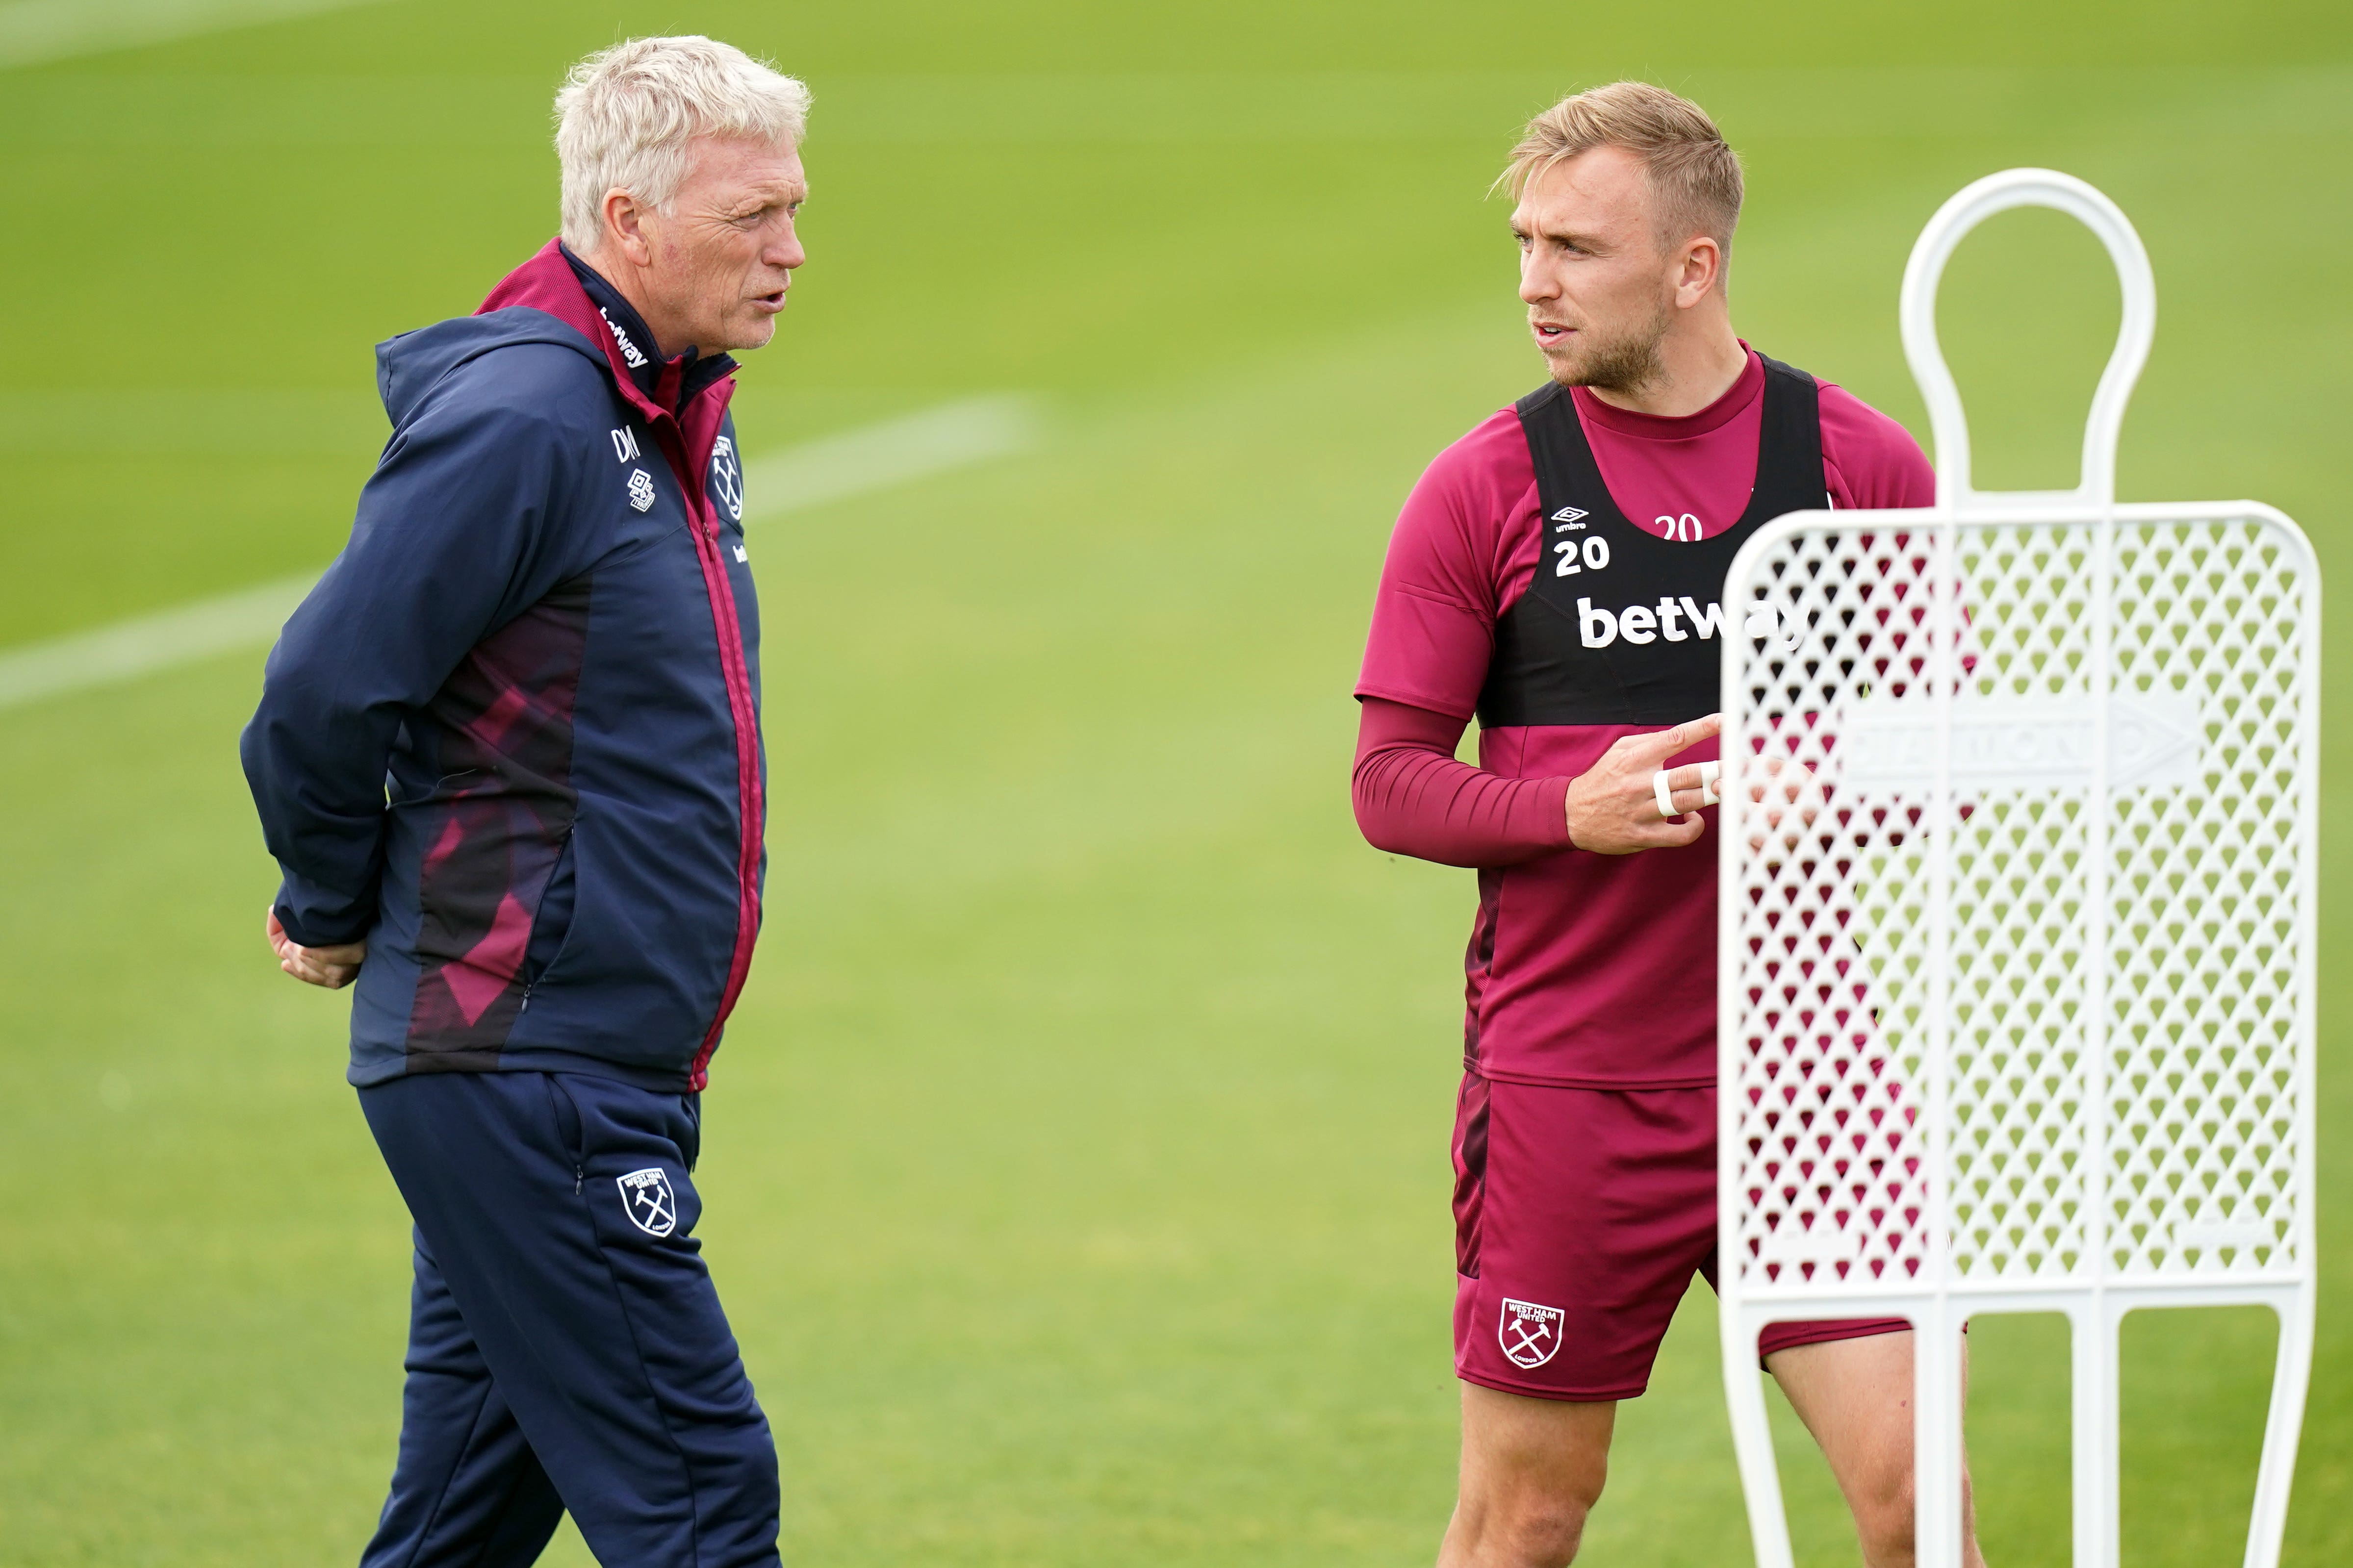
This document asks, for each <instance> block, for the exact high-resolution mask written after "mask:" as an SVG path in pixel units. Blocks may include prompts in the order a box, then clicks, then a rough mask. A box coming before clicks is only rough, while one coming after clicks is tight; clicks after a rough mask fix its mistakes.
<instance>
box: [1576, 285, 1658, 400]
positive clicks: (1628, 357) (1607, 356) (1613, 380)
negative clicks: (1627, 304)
mask: <svg viewBox="0 0 2353 1568" xmlns="http://www.w3.org/2000/svg"><path fill="white" fill-rule="evenodd" d="M1673 324H1674V311H1673V309H1672V307H1671V306H1666V305H1662V306H1661V307H1660V308H1659V310H1657V311H1656V312H1654V313H1653V314H1652V315H1651V319H1650V320H1648V321H1641V322H1638V323H1637V324H1635V325H1634V326H1632V327H1630V328H1628V329H1627V330H1626V331H1622V332H1620V333H1619V334H1618V335H1617V336H1616V337H1614V338H1604V339H1599V340H1598V341H1596V342H1592V343H1590V344H1589V345H1588V346H1585V347H1583V348H1581V349H1578V350H1577V351H1575V352H1573V353H1547V354H1546V356H1545V358H1546V363H1547V365H1548V368H1550V370H1551V371H1552V378H1553V380H1555V381H1556V382H1558V383H1560V384H1561V385H1563V386H1589V387H1592V388H1595V389H1596V390H1598V391H1601V392H1616V393H1623V394H1629V395H1632V394H1638V393H1640V392H1641V390H1642V389H1643V388H1644V387H1646V386H1648V385H1650V384H1651V383H1652V382H1654V381H1656V380H1658V379H1659V377H1660V376H1661V375H1662V374H1664V372H1665V370H1666V357H1665V356H1664V355H1663V354H1662V353H1660V352H1659V345H1660V344H1662V343H1663V342H1666V341H1667V329H1668V328H1670V327H1671V326H1672V325H1673ZM1586 335H1587V334H1586V333H1584V332H1579V333H1577V337H1578V338H1580V339H1581V338H1584V337H1585V336H1586Z"/></svg>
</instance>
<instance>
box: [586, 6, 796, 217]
mask: <svg viewBox="0 0 2353 1568" xmlns="http://www.w3.org/2000/svg"><path fill="white" fill-rule="evenodd" d="M808 110H809V90H808V89H807V87H806V86H804V85H803V84H802V83H801V82H799V81H797V80H796V79H794V78H792V77H788V76H786V75H785V74H783V73H782V72H781V71H778V70H777V69H776V68H775V67H773V66H770V65H768V64H767V63H765V61H761V60H755V59H754V58H752V57H751V56H749V55H747V54H745V53H744V51H743V50H741V49H739V48H737V47H735V46H734V45H733V44H723V43H720V42H719V41H718V40H716V39H714V38H706V37H702V36H700V35H690V36H687V37H675V38H631V39H629V40H628V42H627V43H621V44H615V45H614V46H613V47H611V48H609V49H604V50H600V51H598V52H597V53H596V54H593V55H590V56H589V57H588V58H586V59H585V60H582V61H581V62H580V63H579V64H578V65H576V66H574V67H573V68H572V70H571V73H570V74H569V75H567V76H566V77H565V79H564V87H563V89H562V90H561V91H559V92H558V93H557V94H556V95H555V156H556V159H557V161H558V162H559V163H561V164H562V165H563V168H564V241H565V244H566V245H569V246H570V247H572V248H573V249H574V250H575V251H577V252H579V253H580V254H582V255H584V256H585V255H586V254H587V253H588V252H589V251H592V250H594V249H596V247H597V246H598V244H599V243H601V242H602V240H603V238H604V232H605V216H604V205H605V195H606V193H607V192H608V191H627V192H628V193H629V195H633V196H635V197H637V198H638V200H639V201H641V202H645V203H647V204H648V205H651V206H653V207H654V208H656V209H658V210H667V209H668V207H669V205H670V198H671V197H672V196H674V195H677V194H678V187H679V184H680V183H681V181H683V180H684V179H685V178H686V170H687V145H688V143H689V142H692V141H694V139H695V138H697V137H699V136H733V137H741V138H743V139H744V140H746V141H753V142H782V143H784V144H786V146H796V147H797V146H798V145H799V144H800V140H801V135H802V133H803V132H804V131H806V130H807V126H808Z"/></svg>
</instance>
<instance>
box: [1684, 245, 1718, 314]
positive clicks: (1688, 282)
mask: <svg viewBox="0 0 2353 1568" xmlns="http://www.w3.org/2000/svg"><path fill="white" fill-rule="evenodd" d="M1723 283H1724V247H1722V246H1720V245H1718V244H1716V242H1715V238H1714V237H1711V236H1708V235H1704V234H1703V235H1697V236H1694V237H1693V238H1692V239H1690V240H1688V241H1686V242H1685V243H1684V245H1683V265H1682V266H1681V267H1679V268H1677V269H1676V272H1675V303H1676V305H1678V306H1679V307H1681V308H1682V309H1683V310H1690V309H1691V308H1692V307H1693V306H1694V305H1696V304H1698V303H1699V302H1700V301H1701V300H1704V299H1706V298H1707V296H1708V293H1709V291H1710V290H1711V289H1718V288H1721V287H1722V286H1723Z"/></svg>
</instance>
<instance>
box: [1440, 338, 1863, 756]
mask: <svg viewBox="0 0 2353 1568" xmlns="http://www.w3.org/2000/svg"><path fill="white" fill-rule="evenodd" d="M1758 357H1759V358H1760V359H1761V358H1763V357H1764V356H1762V355H1759V356H1758ZM1763 396H1764V399H1765V407H1764V415H1763V420H1762V424H1761V427H1760V428H1759V430H1758V432H1757V482H1756V485H1755V486H1754V488H1753V489H1751V490H1750V491H1749V495H1748V506H1747V509H1746V510H1744V511H1743V512H1742V513H1741V514H1740V521H1738V522H1736V523H1735V524H1733V526H1732V527H1731V528H1729V529H1727V530H1725V531H1724V532H1722V533H1720V534H1717V535H1716V536H1715V538H1713V539H1700V540H1695V541H1682V542H1678V541H1675V540H1671V539H1662V538H1660V537H1659V536H1658V535H1657V534H1655V533H1649V532H1645V531H1643V530H1641V529H1639V528H1637V527H1635V526H1634V525H1633V524H1632V523H1631V522H1629V521H1627V520H1626V516H1625V514H1624V513H1623V512H1621V511H1620V510H1618V505H1617V503H1616V502H1615V501H1613V500H1610V498H1609V486H1608V485H1606V484H1604V483H1603V482H1602V479H1601V469H1600V467H1599V465H1598V464H1597V463H1595V461H1594V460H1593V447H1591V445H1589V444H1588V442H1587V440H1586V438H1585V427H1584V426H1583V424H1582V423H1581V422H1579V420H1578V419H1577V405H1576V404H1575V403H1574V402H1573V401H1572V400H1571V399H1570V397H1569V395H1568V389H1567V387H1565V386H1561V385H1559V384H1556V383H1546V384H1545V385H1544V386H1542V387H1539V388H1537V389H1536V390H1535V391H1534V392H1531V393H1529V394H1528V395H1526V396H1525V397H1523V398H1521V399H1520V401H1519V402H1518V404H1516V405H1514V406H1515V407H1516V408H1517V410H1518V412H1519V416H1520V427H1521V429H1522V430H1523V431H1525V433H1526V436H1527V438H1528V454H1529V456H1530V457H1532V458H1535V469H1536V494H1537V497H1538V498H1539V500H1541V501H1542V503H1543V506H1544V531H1545V549H1544V554H1543V557H1542V559H1540V560H1539V561H1538V562H1537V563H1536V574H1535V580H1534V581H1532V582H1531V583H1530V584H1528V591H1527V592H1526V593H1525V594H1524V595H1521V596H1520V598H1519V601H1518V602H1517V603H1516V604H1514V605H1513V606H1512V607H1511V608H1510V609H1508V610H1506V611H1504V615H1503V617H1502V618H1501V619H1500V620H1498V621H1497V622H1496V623H1495V653H1494V657H1493V659H1492V660H1491V661H1490V662H1489V664H1488V666H1487V684H1486V687H1485V689H1483V690H1482V691H1481V692H1480V694H1479V722H1480V724H1481V726H1482V728H1486V729H1494V728H1498V727H1500V726H1504V725H1514V724H1680V723H1682V722H1683V721H1684V720H1686V719H1696V718H1698V717H1700V716H1701V715H1702V714H1705V713H1713V712H1715V711H1716V710H1717V709H1718V708H1719V707H1721V706H1722V703H1721V700H1720V692H1719V687H1720V685H1721V682H1722V669H1723V658H1724V645H1723V644H1722V642H1721V641H1720V640H1718V639H1720V638H1722V637H1725V636H1726V635H1727V634H1728V633H1737V632H1739V631H1740V629H1741V628H1739V627H1737V626H1728V625H1727V623H1726V620H1725V608H1724V605H1723V598H1724V577H1725V573H1726V572H1728V571H1729V570H1731V567H1732V558H1733V556H1734V555H1735V554H1736V553H1737V552H1739V549H1740V547H1741V545H1742V544H1743V543H1745V542H1746V541H1747V539H1748V536H1749V535H1750V534H1752V533H1754V532H1756V531H1757V529H1758V528H1760V527H1762V526H1763V525H1764V524H1765V523H1767V522H1769V521H1772V520H1773V519H1774V518H1777V517H1779V516H1781V515H1782V514H1783V513H1784V512H1792V511H1804V510H1810V509H1812V508H1816V507H1820V506H1823V505H1826V504H1828V500H1829V497H1828V495H1827V493H1826V492H1825V491H1824V489H1823V488H1822V427H1821V392H1820V387H1818V386H1817V385H1816V384H1815V383H1814V378H1813V377H1812V376H1810V375H1808V374H1806V373H1805V372H1804V371H1802V370H1795V369H1792V368H1791V367H1789V366H1788V365H1786V364H1783V363H1781V362H1780V361H1778V360H1774V359H1766V360H1765V390H1764V394H1763Z"/></svg>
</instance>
